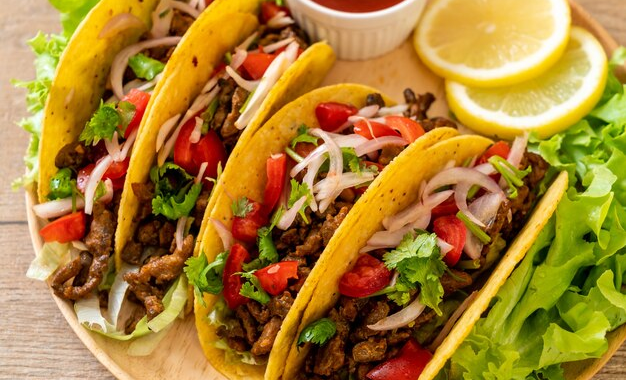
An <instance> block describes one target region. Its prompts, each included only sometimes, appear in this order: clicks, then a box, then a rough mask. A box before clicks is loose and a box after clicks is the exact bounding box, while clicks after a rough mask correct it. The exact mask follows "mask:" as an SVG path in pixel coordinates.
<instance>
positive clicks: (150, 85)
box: [124, 72, 163, 92]
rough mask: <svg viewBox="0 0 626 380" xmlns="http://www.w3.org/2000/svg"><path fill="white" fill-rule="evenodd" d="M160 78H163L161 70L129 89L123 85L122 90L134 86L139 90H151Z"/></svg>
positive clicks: (125, 90)
mask: <svg viewBox="0 0 626 380" xmlns="http://www.w3.org/2000/svg"><path fill="white" fill-rule="evenodd" d="M161 78H163V73H162V72H161V73H158V74H157V75H155V76H154V78H152V80H151V81H147V82H142V84H141V85H140V86H137V87H131V88H129V89H127V88H126V86H124V92H127V91H130V90H131V89H132V88H136V89H137V90H139V91H148V92H151V90H153V89H154V86H156V84H157V83H158V82H159V81H160V80H161Z"/></svg>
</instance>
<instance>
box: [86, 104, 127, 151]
mask: <svg viewBox="0 0 626 380" xmlns="http://www.w3.org/2000/svg"><path fill="white" fill-rule="evenodd" d="M121 123H122V117H121V116H120V114H119V112H117V109H115V106H114V105H113V104H104V102H102V101H101V102H100V108H98V110H97V111H96V112H95V113H94V114H93V116H92V117H91V119H90V120H89V121H88V122H87V125H85V129H83V131H82V132H81V134H80V137H79V139H80V140H81V141H84V142H85V143H87V144H88V145H95V144H97V143H98V142H99V141H100V140H102V139H105V140H110V139H111V138H113V133H115V131H116V130H117V126H118V125H120V124H121Z"/></svg>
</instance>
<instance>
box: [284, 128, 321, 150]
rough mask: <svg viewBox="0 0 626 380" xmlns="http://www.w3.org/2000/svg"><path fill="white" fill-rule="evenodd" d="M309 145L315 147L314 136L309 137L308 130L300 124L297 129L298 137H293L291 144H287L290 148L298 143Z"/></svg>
mask: <svg viewBox="0 0 626 380" xmlns="http://www.w3.org/2000/svg"><path fill="white" fill-rule="evenodd" d="M300 142H302V143H310V144H313V145H315V146H317V145H318V144H317V137H315V136H311V135H310V134H309V128H308V127H307V126H306V125H304V124H302V125H301V126H300V127H299V128H298V136H296V137H294V139H293V140H291V144H289V145H290V146H291V148H295V147H296V144H298V143H300Z"/></svg>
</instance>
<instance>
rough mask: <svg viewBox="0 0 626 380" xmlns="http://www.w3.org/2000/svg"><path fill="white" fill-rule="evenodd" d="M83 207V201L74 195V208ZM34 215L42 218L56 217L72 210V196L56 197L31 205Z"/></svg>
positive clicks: (79, 208) (80, 208)
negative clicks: (52, 199)
mask: <svg viewBox="0 0 626 380" xmlns="http://www.w3.org/2000/svg"><path fill="white" fill-rule="evenodd" d="M83 208H85V201H84V200H83V198H81V197H76V209H77V210H82V209H83ZM33 211H34V212H35V215H37V216H38V217H40V218H43V219H52V218H58V217H59V216H63V215H66V214H69V213H71V212H72V197H69V198H63V199H56V200H54V201H48V202H45V203H40V204H37V205H34V206H33Z"/></svg>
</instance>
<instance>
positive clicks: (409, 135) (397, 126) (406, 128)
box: [385, 116, 426, 143]
mask: <svg viewBox="0 0 626 380" xmlns="http://www.w3.org/2000/svg"><path fill="white" fill-rule="evenodd" d="M385 122H386V123H387V125H389V127H391V128H392V129H394V130H396V131H398V132H400V134H401V135H402V137H403V138H404V139H405V140H406V141H408V142H409V143H412V142H413V141H415V140H417V139H418V138H420V137H421V136H422V135H424V133H426V132H425V131H424V128H423V127H422V126H421V125H420V123H418V122H417V121H415V120H412V119H409V118H407V117H404V116H387V117H386V118H385Z"/></svg>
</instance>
